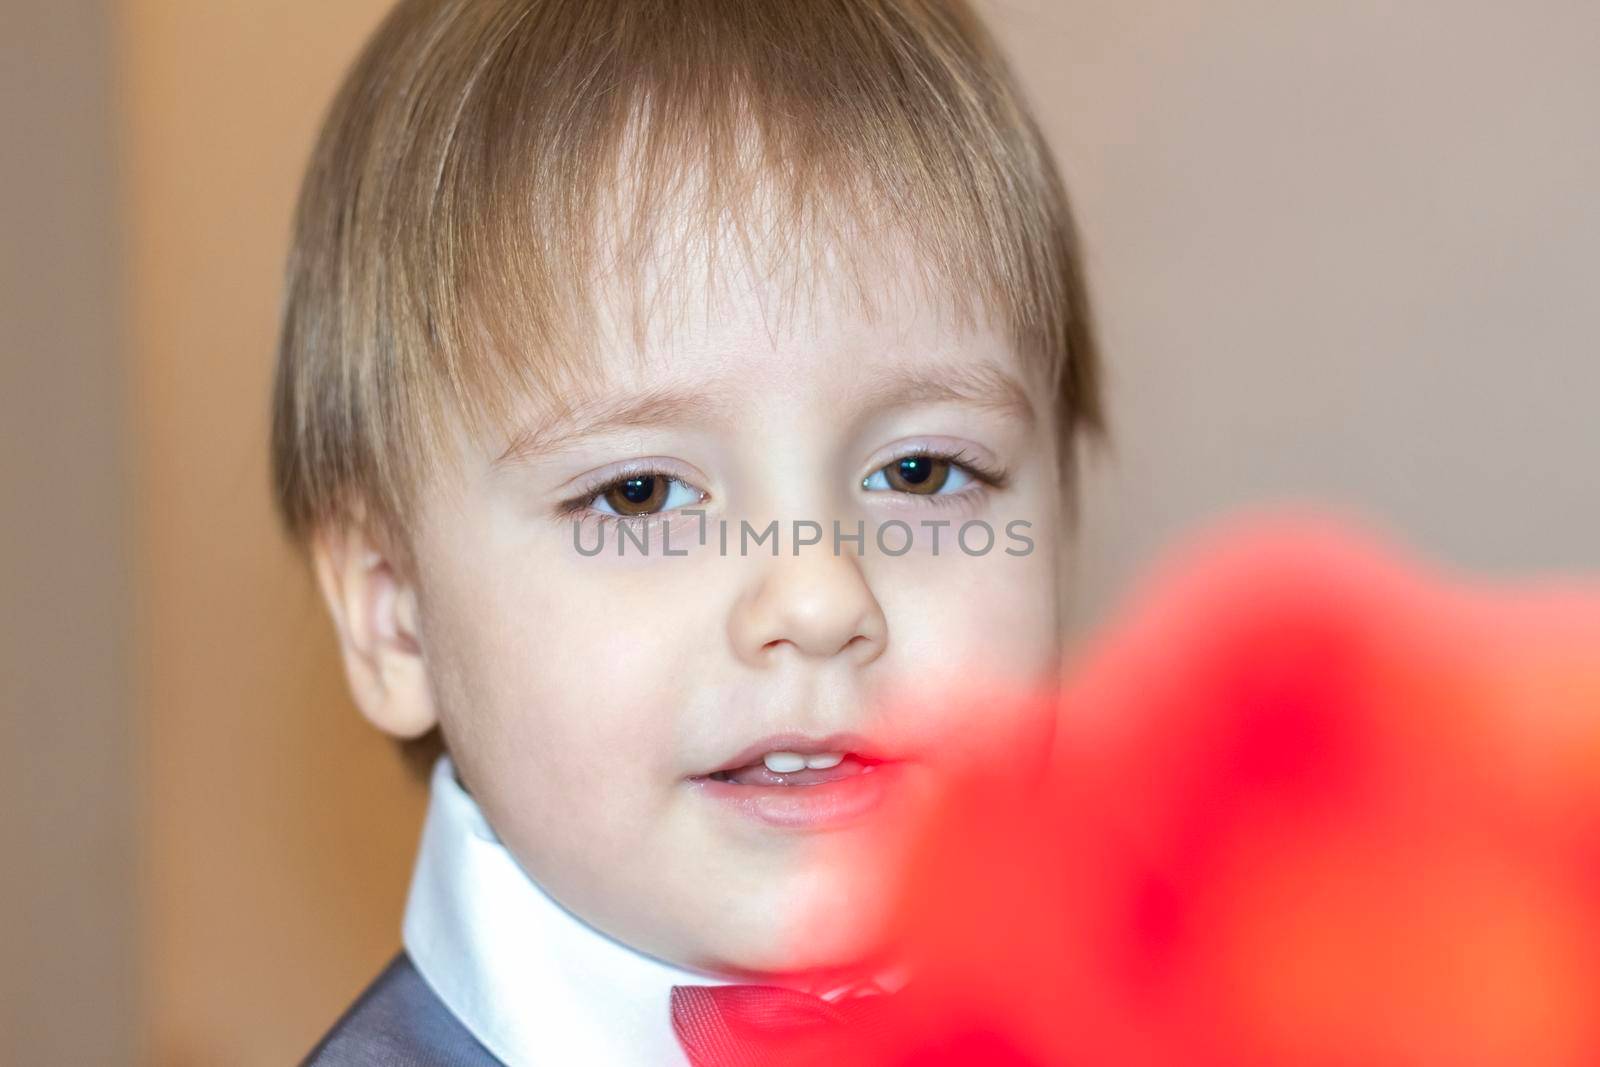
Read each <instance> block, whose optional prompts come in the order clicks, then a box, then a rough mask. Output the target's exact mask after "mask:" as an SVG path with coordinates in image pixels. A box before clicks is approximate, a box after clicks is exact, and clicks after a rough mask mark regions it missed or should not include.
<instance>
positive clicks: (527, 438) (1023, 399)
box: [490, 364, 1037, 467]
mask: <svg viewBox="0 0 1600 1067" xmlns="http://www.w3.org/2000/svg"><path fill="white" fill-rule="evenodd" d="M923 375H931V376H923ZM914 404H964V405H967V406H969V407H975V408H978V409H981V410H985V411H991V412H994V413H996V414H999V415H1001V416H1003V417H1005V418H1007V419H1011V420H1014V421H1017V422H1020V423H1022V424H1023V425H1024V426H1026V427H1028V428H1030V429H1031V428H1032V427H1033V426H1034V425H1035V423H1036V421H1037V416H1036V415H1035V412H1034V408H1033V402H1032V400H1031V399H1030V398H1029V396H1028V391H1027V390H1026V389H1025V388H1023V386H1022V384H1021V383H1020V382H1018V381H1017V380H1016V379H1015V378H1013V377H1012V376H1011V375H1010V374H1008V373H1006V372H1005V371H1003V370H1001V369H1000V368H999V367H995V366H993V365H990V364H984V365H980V366H978V367H949V366H942V365H938V364H930V365H929V366H927V367H911V368H908V369H907V370H906V371H904V372H899V373H893V374H884V375H879V376H878V377H877V378H876V379H874V380H872V381H870V382H868V383H867V385H866V387H865V388H864V389H863V391H862V393H861V396H860V399H859V400H858V401H857V405H856V406H857V407H858V409H859V410H860V411H861V412H862V413H866V412H875V411H881V410H885V409H888V408H895V407H907V406H911V405H914ZM732 411H733V405H732V404H731V403H730V402H729V400H728V399H727V398H726V397H725V396H722V395H719V394H717V393H715V392H711V391H709V390H706V389H682V388H669V387H660V388H654V389H649V390H646V391H645V392H643V393H638V394H632V395H628V396H621V397H610V398H603V397H602V398H592V399H586V400H581V401H579V402H577V403H575V404H567V405H564V406H562V407H560V408H559V409H557V410H556V411H554V412H552V413H549V414H547V416H546V417H545V419H544V420H542V421H540V422H538V423H537V424H534V425H530V426H527V427H525V428H523V429H521V430H518V431H517V432H516V433H515V434H513V435H512V438H511V442H510V444H509V445H508V446H507V447H506V449H505V450H504V451H503V452H501V453H500V455H499V456H498V457H496V458H495V459H494V460H493V461H492V463H491V464H490V465H491V466H493V467H504V466H510V465H514V464H519V463H527V462H530V461H532V460H535V459H537V458H539V457H541V456H546V455H550V454H552V453H555V452H559V451H561V450H562V449H563V448H566V447H568V446H569V445H571V444H574V443H576V442H577V441H578V440H581V439H583V438H586V437H594V436H598V435H600V434H604V433H613V432H616V431H620V430H636V429H644V428H649V427H659V426H704V425H706V424H707V423H710V422H716V421H726V420H727V419H728V417H729V416H730V415H731V414H732Z"/></svg>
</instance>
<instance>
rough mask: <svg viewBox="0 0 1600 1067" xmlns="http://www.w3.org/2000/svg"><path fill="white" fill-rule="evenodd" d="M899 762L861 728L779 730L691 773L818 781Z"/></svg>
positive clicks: (746, 780) (734, 779)
mask: <svg viewBox="0 0 1600 1067" xmlns="http://www.w3.org/2000/svg"><path fill="white" fill-rule="evenodd" d="M898 762H900V761H899V760H896V759H891V758H890V757H889V756H888V755H887V754H886V753H885V752H884V751H883V750H882V749H881V748H879V747H878V745H877V744H876V743H875V742H872V741H869V740H868V739H866V738H864V737H861V736H860V735H857V734H832V735H830V736H828V737H820V738H818V737H808V736H804V735H800V734H780V735H776V736H773V737H766V738H763V739H761V740H760V741H757V742H755V743H754V744H751V745H749V746H746V747H745V748H744V749H742V750H741V751H740V752H738V753H736V754H735V755H733V756H731V757H729V758H728V759H727V760H726V761H724V763H723V764H722V765H721V766H720V767H718V768H716V769H715V770H712V771H707V772H704V773H702V774H697V775H692V776H691V777H690V780H691V781H711V782H723V783H727V784H729V785H740V786H753V787H759V786H790V787H805V786H818V785H826V784H827V783H829V782H837V781H841V780H843V779H846V778H855V777H859V776H862V775H869V774H873V773H876V772H877V771H878V769H879V768H880V767H883V766H884V765H886V764H892V763H898Z"/></svg>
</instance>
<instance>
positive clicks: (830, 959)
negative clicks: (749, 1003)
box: [713, 875, 887, 974]
mask: <svg viewBox="0 0 1600 1067" xmlns="http://www.w3.org/2000/svg"><path fill="white" fill-rule="evenodd" d="M807 882H808V884H807V885H806V886H805V891H804V892H796V893H791V894H786V895H785V896H784V897H782V898H781V899H773V898H767V899H766V900H764V901H759V902H754V903H756V904H757V905H758V906H757V907H755V908H753V909H752V908H750V905H751V904H752V903H753V902H752V901H749V900H745V901H741V902H739V905H735V906H730V908H729V910H728V912H726V913H724V918H723V919H722V920H721V921H720V922H717V924H716V930H715V932H714V934H713V937H714V939H715V941H716V944H715V945H714V946H713V953H714V955H715V956H716V958H717V962H716V964H714V965H713V966H714V969H718V970H728V971H733V972H735V973H765V974H781V973H786V972H795V971H811V970H831V969H835V968H849V967H853V966H857V965H859V964H861V963H862V962H863V961H865V960H867V959H870V958H871V957H873V956H874V955H876V954H877V953H879V952H881V951H882V949H883V947H884V946H883V931H884V928H885V926H886V925H887V915H886V905H887V898H886V896H885V894H883V893H882V892H881V891H878V890H877V889H876V888H875V887H873V886H870V885H863V884H861V883H860V880H859V879H853V878H827V877H825V876H823V875H817V876H813V877H811V878H809V879H808V880H807ZM741 906H742V907H741ZM735 907H739V908H740V911H739V912H736V911H735ZM734 914H738V918H736V919H732V920H730V919H729V918H728V917H727V916H731V915H734ZM713 921H715V920H713Z"/></svg>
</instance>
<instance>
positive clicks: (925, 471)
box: [883, 456, 950, 496]
mask: <svg viewBox="0 0 1600 1067" xmlns="http://www.w3.org/2000/svg"><path fill="white" fill-rule="evenodd" d="M883 473H884V477H885V479H886V480H887V481H888V483H889V488H891V489H894V490H896V491H898V492H901V493H918V494H921V495H923V496H932V495H933V494H934V493H937V492H938V491H939V490H940V489H943V488H944V486H945V483H946V482H948V481H949V480H950V461H949V460H947V459H939V458H938V457H936V456H906V457H905V458H904V459H900V460H896V461H895V462H893V463H891V464H889V465H888V466H887V467H885V468H883Z"/></svg>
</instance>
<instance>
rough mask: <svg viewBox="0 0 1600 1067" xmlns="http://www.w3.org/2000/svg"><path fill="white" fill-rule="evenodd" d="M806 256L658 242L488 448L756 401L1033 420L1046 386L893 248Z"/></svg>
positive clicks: (546, 443)
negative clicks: (934, 408)
mask: <svg viewBox="0 0 1600 1067" xmlns="http://www.w3.org/2000/svg"><path fill="white" fill-rule="evenodd" d="M808 252H809V254H811V255H815V256H817V257H818V258H817V259H816V260H815V261H801V260H799V259H796V258H794V257H792V256H791V257H788V258H777V259H773V258H771V257H768V258H764V259H755V258H753V257H741V258H737V259H722V260H721V261H719V262H712V261H711V260H708V259H704V258H702V259H701V260H699V261H698V262H694V261H686V259H685V258H684V257H682V256H681V255H678V254H677V251H676V249H671V250H669V251H667V252H666V253H665V254H664V255H663V256H662V257H661V258H660V259H658V260H657V261H655V262H654V263H652V264H651V265H650V266H649V269H648V270H647V271H646V272H644V274H643V275H642V276H643V278H644V284H642V285H641V284H638V283H637V279H635V284H634V285H632V286H629V285H624V284H619V282H618V281H617V279H610V280H608V283H607V284H603V285H600V286H598V287H597V289H596V291H595V307H596V312H597V313H596V315H595V323H594V331H593V333H592V334H591V336H590V340H589V343H588V344H586V345H585V348H584V352H583V356H582V358H581V359H579V360H577V361H575V364H576V369H575V371H574V372H572V373H568V374H566V375H564V376H562V377H561V378H560V379H559V380H557V381H555V382H552V383H550V384H549V386H548V387H547V388H545V389H542V390H533V391H531V393H530V395H529V396H528V397H527V398H526V402H525V403H523V404H521V405H519V410H518V412H517V415H516V417H515V419H514V420H513V421H512V423H511V424H510V425H508V426H506V427H504V428H503V432H502V435H501V442H500V443H501V444H503V446H504V448H503V451H502V452H501V454H500V458H502V459H506V458H526V457H530V456H533V455H536V454H539V453H541V452H544V451H547V450H550V449H553V448H556V447H559V445H560V443H561V441H562V439H563V438H564V437H567V436H572V435H578V434H582V433H586V432H597V431H601V430H613V429H625V428H629V427H632V426H643V425H660V424H663V423H669V422H684V423H695V424H705V423H709V422H712V421H720V422H727V421H732V420H733V419H734V418H736V417H737V416H738V415H739V414H740V413H745V414H749V413H751V412H757V413H759V412H761V411H763V410H766V409H767V408H769V407H772V408H781V409H785V410H790V409H794V408H796V407H800V406H806V407H810V408H813V409H820V410H826V411H829V412H837V413H838V414H839V415H841V416H843V415H845V414H846V413H848V412H851V411H857V410H861V411H865V410H871V409H878V408H886V407H891V406H893V405H895V404H904V403H940V402H952V403H965V404H968V405H971V406H975V407H980V408H986V409H989V410H993V411H996V412H999V413H1001V414H1003V415H1005V416H1006V417H1008V418H1013V419H1017V420H1019V421H1027V422H1033V421H1035V420H1037V419H1039V418H1041V417H1046V415H1047V413H1046V412H1045V411H1044V410H1043V408H1042V406H1041V405H1040V404H1039V399H1040V398H1041V396H1042V394H1043V391H1044V383H1043V382H1042V381H1040V380H1038V378H1037V373H1036V372H1037V368H1035V367H1031V366H1030V365H1029V364H1028V363H1027V361H1025V360H1023V359H1021V358H1020V357H1019V354H1018V353H1017V351H1016V349H1015V346H1014V344H1013V343H1012V341H1011V339H1010V336H1009V334H1008V332H1007V331H1006V329H1005V327H1004V324H1003V323H1002V321H1001V320H1000V318H999V316H998V315H995V314H992V313H991V312H990V311H989V310H988V309H986V308H984V307H982V306H980V305H978V304H976V303H974V302H973V301H971V300H970V298H964V297H962V296H961V295H959V294H957V293H956V292H954V291H953V290H952V289H951V288H950V287H948V286H944V285H940V284H937V283H933V282H931V281H930V280H929V279H928V278H926V277H924V276H923V274H924V272H921V271H919V270H918V269H917V268H916V265H915V264H914V263H913V262H912V261H911V255H910V253H909V252H908V251H907V249H906V248H904V247H901V246H896V245H893V244H886V245H879V246H877V247H875V248H873V249H871V250H870V252H869V253H867V254H859V253H858V254H857V255H856V256H855V257H853V262H851V263H849V264H845V263H844V261H843V260H842V258H841V257H840V256H839V254H838V253H837V251H836V250H834V249H829V248H821V249H813V250H808ZM869 257H870V258H869Z"/></svg>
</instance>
